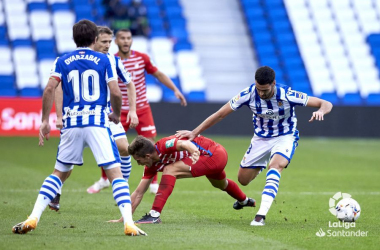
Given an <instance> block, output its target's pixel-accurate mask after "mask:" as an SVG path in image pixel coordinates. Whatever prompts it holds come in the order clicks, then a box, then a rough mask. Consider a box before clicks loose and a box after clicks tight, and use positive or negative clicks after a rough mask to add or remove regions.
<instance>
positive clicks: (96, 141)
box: [84, 127, 146, 236]
mask: <svg viewBox="0 0 380 250" xmlns="http://www.w3.org/2000/svg"><path fill="white" fill-rule="evenodd" d="M84 130H85V133H86V143H87V145H88V146H89V147H90V149H91V151H92V153H93V155H94V157H95V160H96V162H97V164H98V166H99V167H102V168H103V169H104V171H105V173H106V175H107V178H108V179H109V180H110V182H111V183H112V193H113V197H114V199H115V201H116V203H117V205H118V207H119V209H120V212H121V214H122V216H123V219H124V233H125V234H126V235H130V236H133V235H146V234H145V233H144V232H143V231H142V230H140V229H139V228H137V227H136V226H135V225H134V223H133V219H132V206H131V199H130V193H129V186H128V183H127V181H126V180H124V178H123V175H122V173H121V170H120V156H119V152H118V150H117V146H116V143H115V140H114V139H113V136H112V134H111V132H110V130H109V129H108V128H99V127H87V128H84Z"/></svg>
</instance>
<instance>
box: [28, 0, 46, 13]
mask: <svg viewBox="0 0 380 250" xmlns="http://www.w3.org/2000/svg"><path fill="white" fill-rule="evenodd" d="M47 9H48V6H47V4H46V3H45V2H32V3H29V4H28V10H29V11H34V10H47Z"/></svg>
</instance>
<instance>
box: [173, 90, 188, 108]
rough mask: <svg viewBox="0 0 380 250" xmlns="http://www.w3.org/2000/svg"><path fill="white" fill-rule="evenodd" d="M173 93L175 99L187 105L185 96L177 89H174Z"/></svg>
mask: <svg viewBox="0 0 380 250" xmlns="http://www.w3.org/2000/svg"><path fill="white" fill-rule="evenodd" d="M174 95H175V97H177V99H179V100H180V101H181V105H182V106H185V107H186V106H187V101H186V98H185V97H184V96H183V95H182V93H181V91H179V90H176V91H174Z"/></svg>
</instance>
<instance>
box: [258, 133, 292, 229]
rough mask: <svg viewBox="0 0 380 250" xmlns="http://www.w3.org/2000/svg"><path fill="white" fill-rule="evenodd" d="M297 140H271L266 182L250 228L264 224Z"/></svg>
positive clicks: (289, 137)
mask: <svg viewBox="0 0 380 250" xmlns="http://www.w3.org/2000/svg"><path fill="white" fill-rule="evenodd" d="M297 140H298V137H294V136H292V135H289V136H280V137H279V138H276V139H274V140H273V141H274V142H273V145H274V146H273V148H272V150H271V160H270V162H269V165H268V169H269V170H268V172H267V174H266V182H265V186H264V190H263V192H262V195H261V203H260V209H259V211H258V212H257V214H256V216H255V219H254V220H253V221H252V222H251V225H252V226H262V225H264V224H265V223H264V221H265V218H266V215H267V213H268V211H269V209H270V207H271V206H272V203H273V200H274V199H275V198H276V195H277V192H278V188H279V185H280V178H281V172H282V170H283V169H284V168H286V167H287V166H288V164H289V162H290V160H291V158H292V156H293V154H294V151H295V149H296V147H297Z"/></svg>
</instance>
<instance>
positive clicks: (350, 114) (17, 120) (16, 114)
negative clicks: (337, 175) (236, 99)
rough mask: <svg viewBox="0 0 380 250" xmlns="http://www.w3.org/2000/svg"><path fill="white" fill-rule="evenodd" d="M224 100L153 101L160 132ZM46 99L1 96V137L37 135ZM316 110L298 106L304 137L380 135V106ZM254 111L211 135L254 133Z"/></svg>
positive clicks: (192, 120) (244, 111)
mask: <svg viewBox="0 0 380 250" xmlns="http://www.w3.org/2000/svg"><path fill="white" fill-rule="evenodd" d="M222 105H223V103H220V104H205V103H189V105H188V106H187V107H182V106H180V105H179V104H178V103H152V104H151V107H152V111H153V116H154V120H155V123H156V127H157V131H158V133H161V134H174V133H175V131H176V130H180V129H193V128H195V126H197V125H198V124H199V123H201V122H202V121H203V120H204V119H205V118H207V117H208V116H209V115H210V114H212V113H214V112H215V111H217V110H218V109H219V108H220V107H221V106H222ZM41 108H42V100H41V99H40V98H29V99H28V98H9V99H7V98H1V99H0V136H37V135H38V129H39V126H40V123H41ZM314 110H315V109H313V108H308V107H297V108H296V113H297V117H298V129H299V130H300V135H301V136H319V137H367V138H371V137H380V128H379V125H380V115H379V113H380V107H358V106H356V107H348V106H338V107H334V108H333V111H332V113H331V114H329V115H327V116H326V117H325V120H324V121H323V122H312V123H309V122H308V121H309V119H310V117H311V114H312V112H313V111H314ZM251 117H252V112H251V111H250V110H249V109H248V108H247V107H243V108H241V109H239V110H238V111H236V112H233V113H232V114H231V115H229V116H228V117H226V118H225V119H224V120H223V122H221V123H218V124H216V125H215V126H214V127H212V128H210V129H209V130H208V131H207V134H219V135H239V136H245V135H246V136H251V135H252V134H253V125H252V122H251V120H252V119H251ZM55 119H56V115H55V111H54V107H53V111H52V113H51V114H50V125H51V128H52V135H53V136H58V135H59V131H58V130H56V129H55Z"/></svg>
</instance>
